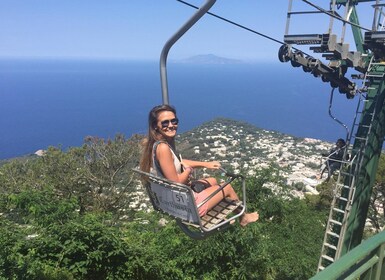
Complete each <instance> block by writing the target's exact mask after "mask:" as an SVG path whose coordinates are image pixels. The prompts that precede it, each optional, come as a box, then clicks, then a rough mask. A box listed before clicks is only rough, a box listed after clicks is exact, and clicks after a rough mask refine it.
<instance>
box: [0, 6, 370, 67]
mask: <svg viewBox="0 0 385 280" xmlns="http://www.w3.org/2000/svg"><path fill="white" fill-rule="evenodd" d="M188 1H189V3H191V4H193V5H195V6H200V5H202V4H203V3H205V2H206V1H203V0H200V1H198V0H188ZM294 2H295V3H294V7H293V10H295V9H296V8H297V7H298V8H299V9H302V10H310V9H311V7H309V5H307V4H305V3H304V2H302V1H299V0H294ZM312 2H314V3H316V4H319V5H321V6H322V7H323V8H327V6H326V7H325V2H328V1H324V0H313V1H312ZM287 10H288V1H285V0H279V1H271V0H218V1H216V3H215V5H214V6H213V8H212V9H211V10H210V12H212V13H214V14H217V15H219V16H222V17H224V18H227V19H229V20H231V21H234V22H237V23H238V24H241V25H244V26H246V27H248V28H250V29H252V30H255V31H257V32H261V33H263V34H265V35H268V36H270V37H273V38H275V39H276V40H279V41H283V35H284V32H285V26H286V13H287ZM195 11H196V10H195V9H193V8H191V7H189V6H187V5H185V4H182V3H180V2H178V1H176V0H109V1H107V0H81V1H79V0H65V1H63V0H60V1H59V0H49V1H48V0H28V1H25V0H0V26H1V28H0V42H1V44H0V57H22V58H23V57H34V58H41V57H47V58H87V59H110V58H112V59H130V60H132V59H136V60H158V59H159V56H160V53H161V50H162V48H163V45H164V43H165V42H166V41H167V40H168V39H169V38H170V37H171V35H173V34H174V33H175V32H176V31H177V30H178V28H180V26H181V25H182V24H183V23H184V22H185V21H186V20H187V19H189V18H190V17H191V16H192V15H193V13H194V12H195ZM369 13H370V14H369ZM362 18H364V19H365V20H368V22H365V26H367V27H370V26H369V25H370V24H371V22H370V21H369V19H370V20H371V19H372V12H371V11H369V10H367V11H365V14H364V16H363V17H362ZM327 27H328V18H327V17H325V16H322V17H319V18H316V17H312V18H311V19H307V18H305V16H304V17H301V18H300V17H297V18H296V19H294V18H292V21H291V26H290V28H291V30H290V31H291V32H297V30H295V29H297V28H298V33H306V32H307V30H306V28H307V29H309V30H310V31H309V33H323V32H324V31H326V30H327ZM300 29H303V30H300ZM338 32H340V31H338ZM279 47H280V44H279V43H276V42H273V41H271V40H267V39H265V38H263V37H261V36H258V35H256V34H253V33H252V32H249V31H246V30H244V29H241V28H239V27H235V26H233V25H231V24H229V23H226V22H224V21H221V20H219V19H217V18H215V17H213V16H210V15H205V16H204V17H203V18H202V19H201V20H200V21H199V22H198V23H197V24H196V25H194V26H193V27H192V28H191V29H190V30H189V31H188V32H187V33H186V34H185V36H183V37H182V38H181V39H180V40H179V41H178V42H177V43H176V44H175V45H174V46H173V47H172V49H171V50H170V53H169V59H184V58H188V57H191V56H194V55H198V54H215V55H218V56H223V57H227V58H234V59H242V60H257V61H262V60H263V61H266V60H267V61H269V60H271V61H277V52H278V49H279Z"/></svg>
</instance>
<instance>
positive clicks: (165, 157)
mask: <svg viewBox="0 0 385 280" xmlns="http://www.w3.org/2000/svg"><path fill="white" fill-rule="evenodd" d="M178 123H179V120H178V118H177V116H176V110H175V108H173V107H171V106H169V105H159V106H156V107H154V108H153V109H152V110H151V111H150V113H149V117H148V128H149V129H148V137H147V139H146V140H145V141H144V150H143V154H142V158H141V162H140V168H141V170H142V171H145V172H150V171H151V172H153V173H155V174H156V175H157V176H161V177H164V178H166V179H168V180H171V181H174V182H178V183H182V184H189V180H190V177H191V175H192V172H193V170H194V168H209V169H218V168H219V167H220V166H221V164H220V163H219V162H218V161H211V162H201V161H193V160H186V159H183V160H182V161H180V160H179V159H178V157H177V156H176V153H175V136H176V132H177V129H178ZM182 167H183V168H182ZM200 181H201V182H202V183H203V184H206V189H204V190H203V191H201V192H199V193H196V192H194V197H195V202H196V204H199V203H200V202H202V201H203V200H204V199H205V198H206V197H208V196H209V195H210V194H212V193H213V192H215V191H216V190H217V189H218V188H219V185H218V183H217V180H216V179H215V178H205V179H201V180H200ZM225 197H226V198H229V199H231V200H236V201H238V200H239V198H238V195H237V194H236V193H235V191H234V189H233V188H232V187H231V185H227V186H226V187H225V188H224V189H223V191H221V192H218V193H217V194H215V195H214V196H213V197H212V198H211V199H209V200H208V202H207V203H205V204H203V205H202V206H201V207H200V208H199V209H198V210H199V215H200V216H204V215H205V214H206V213H207V211H208V210H210V209H211V208H213V207H214V206H216V205H217V204H218V203H219V202H220V201H221V200H222V199H223V198H225ZM258 218H259V215H258V213H257V212H254V213H245V214H244V215H242V216H241V219H240V224H241V226H246V225H247V224H249V223H252V222H255V221H257V220H258Z"/></svg>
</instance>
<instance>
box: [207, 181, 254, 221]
mask: <svg viewBox="0 0 385 280" xmlns="http://www.w3.org/2000/svg"><path fill="white" fill-rule="evenodd" d="M205 180H207V181H208V182H209V183H210V185H211V187H209V188H207V189H205V190H203V191H202V192H201V193H203V194H204V197H208V196H209V195H211V194H212V193H213V192H215V191H216V190H217V189H218V183H217V180H216V179H215V178H206V179H205ZM201 193H200V194H201ZM225 197H227V198H229V199H232V200H239V197H238V195H237V194H236V192H235V191H234V189H233V187H232V186H231V185H230V184H229V185H227V186H226V187H224V188H223V190H222V191H220V192H218V193H217V194H215V195H214V196H213V197H212V198H211V199H209V200H208V201H207V202H206V203H205V204H206V205H205V206H206V207H207V210H210V209H212V208H214V207H215V206H216V205H217V204H218V203H219V202H221V200H222V199H223V198H225ZM202 207H203V206H202ZM258 219H259V214H258V213H257V212H253V213H245V214H243V215H242V216H241V218H240V224H241V226H243V227H244V226H246V225H248V224H249V223H253V222H256V221H257V220H258Z"/></svg>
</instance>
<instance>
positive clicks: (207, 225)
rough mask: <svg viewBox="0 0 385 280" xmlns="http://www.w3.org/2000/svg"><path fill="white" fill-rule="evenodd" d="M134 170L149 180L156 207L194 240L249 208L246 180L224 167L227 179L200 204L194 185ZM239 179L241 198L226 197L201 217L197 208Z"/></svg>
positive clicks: (215, 229) (229, 222)
mask: <svg viewBox="0 0 385 280" xmlns="http://www.w3.org/2000/svg"><path fill="white" fill-rule="evenodd" d="M133 171H135V172H136V173H138V174H140V175H141V176H142V178H144V179H145V180H146V181H147V183H146V184H145V188H146V191H147V193H148V195H149V197H150V201H151V204H152V205H153V207H154V209H155V210H157V211H160V212H161V213H164V214H167V215H169V216H170V217H172V218H174V219H175V220H176V222H177V224H178V226H179V227H180V228H181V229H182V231H183V232H184V233H185V234H187V235H188V236H189V237H191V238H193V239H205V238H207V237H208V236H210V235H211V234H213V233H216V232H219V231H221V230H224V229H226V228H227V227H228V226H229V225H230V224H231V221H233V220H235V219H236V218H238V217H240V216H241V215H243V213H244V212H245V210H246V183H245V178H244V177H243V176H242V175H238V174H231V173H228V172H227V171H226V170H224V169H222V171H224V173H225V175H226V176H227V180H226V181H224V182H223V183H221V184H220V185H219V188H218V189H217V190H216V191H215V192H213V193H212V194H211V195H210V196H208V197H207V198H206V199H204V200H203V201H202V202H201V203H199V204H198V205H197V204H196V203H195V198H194V192H193V191H192V189H191V187H189V186H187V185H184V184H180V183H176V182H173V181H170V180H167V179H165V178H161V177H157V176H155V175H154V174H151V173H147V172H143V171H141V170H139V169H133ZM236 179H238V180H241V183H242V200H241V201H236V202H235V201H231V200H229V199H226V198H225V199H223V200H222V201H221V202H220V203H218V204H217V205H216V206H215V207H213V208H212V209H209V211H208V213H207V214H206V215H204V216H202V217H200V216H199V210H198V209H199V208H200V207H202V206H203V205H204V204H205V203H207V202H208V201H209V200H210V199H211V198H212V197H213V196H214V195H216V194H217V193H218V192H221V191H222V190H223V188H225V187H226V186H227V185H228V184H230V183H231V182H233V181H234V180H236Z"/></svg>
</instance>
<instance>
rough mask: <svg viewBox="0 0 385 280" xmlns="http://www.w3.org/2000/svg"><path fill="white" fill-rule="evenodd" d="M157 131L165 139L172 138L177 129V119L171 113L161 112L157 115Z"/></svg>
mask: <svg viewBox="0 0 385 280" xmlns="http://www.w3.org/2000/svg"><path fill="white" fill-rule="evenodd" d="M156 128H157V131H158V132H159V133H160V134H161V135H162V136H163V137H164V138H165V139H167V138H173V137H175V135H176V131H177V129H178V119H177V118H176V116H175V114H174V113H173V112H171V111H162V112H160V113H159V114H158V122H157V123H156Z"/></svg>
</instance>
